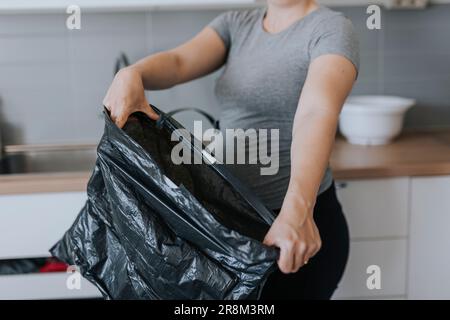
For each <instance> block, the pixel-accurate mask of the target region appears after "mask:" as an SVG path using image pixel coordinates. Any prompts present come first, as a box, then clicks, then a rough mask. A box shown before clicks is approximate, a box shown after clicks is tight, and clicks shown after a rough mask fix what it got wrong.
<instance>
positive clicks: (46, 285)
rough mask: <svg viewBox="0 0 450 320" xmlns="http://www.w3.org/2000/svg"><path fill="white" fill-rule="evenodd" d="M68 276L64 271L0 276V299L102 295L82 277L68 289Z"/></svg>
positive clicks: (66, 297) (96, 296)
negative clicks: (78, 283)
mask: <svg viewBox="0 0 450 320" xmlns="http://www.w3.org/2000/svg"><path fill="white" fill-rule="evenodd" d="M68 277H69V274H67V273H65V272H55V273H42V274H39V273H30V274H21V275H10V276H0V300H13V299H20V300H31V299H82V298H101V297H102V295H101V293H100V291H98V289H97V288H96V287H95V286H94V285H93V284H92V283H90V282H89V281H87V280H86V279H84V278H80V286H79V287H77V288H72V289H68V287H67V285H66V282H67V279H68Z"/></svg>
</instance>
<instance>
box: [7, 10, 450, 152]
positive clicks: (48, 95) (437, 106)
mask: <svg viewBox="0 0 450 320" xmlns="http://www.w3.org/2000/svg"><path fill="white" fill-rule="evenodd" d="M339 10H341V11H344V12H345V13H346V15H347V16H348V17H349V18H350V19H351V20H352V21H353V23H354V25H355V27H356V29H357V31H358V33H359V34H360V41H361V58H362V65H361V73H360V77H359V80H358V84H357V85H356V87H355V89H354V93H357V94H363V93H364V94H396V95H400V96H405V97H412V98H416V99H417V100H418V106H417V107H415V108H414V109H413V110H411V111H410V112H409V113H408V115H407V126H409V127H423V126H450V41H449V40H448V36H447V34H448V32H450V5H442V6H435V7H432V8H430V9H427V10H425V11H384V12H383V15H382V19H383V21H382V30H379V31H371V30H368V29H367V28H366V25H365V22H366V18H367V15H366V13H365V8H362V7H351V8H340V9H339ZM217 14H219V12H218V11H201V12H193V11H190V12H173V11H172V12H151V13H107V14H106V13H104V14H102V13H95V14H94V13H90V14H83V15H82V25H81V27H82V28H81V30H73V31H69V30H67V29H66V27H65V18H66V16H65V15H56V14H53V15H52V14H42V15H35V14H34V15H2V16H0V48H2V49H1V50H0V99H1V100H0V118H1V119H2V122H3V124H2V125H1V126H2V131H3V135H4V140H5V141H4V143H6V144H15V143H58V142H95V141H96V140H97V139H98V137H99V136H100V134H101V132H102V130H103V128H102V126H103V123H102V120H101V117H100V113H101V110H102V106H101V102H102V98H103V96H104V94H105V92H106V90H107V88H108V85H109V84H110V82H111V80H112V76H113V69H114V62H115V59H116V58H117V57H118V55H119V53H120V52H121V51H124V52H126V53H127V55H128V56H129V57H130V59H131V60H132V61H136V60H137V59H139V58H141V57H144V56H145V55H147V54H149V53H152V52H156V51H160V50H164V49H167V48H171V47H174V46H176V45H178V44H180V43H181V42H183V41H184V40H187V39H189V38H190V37H191V36H193V35H194V34H195V33H196V32H198V31H199V30H201V28H202V27H203V26H204V25H206V24H207V23H208V22H209V21H210V20H212V19H213V18H214V17H215V16H216V15H217ZM216 76H217V73H216V74H213V75H211V76H209V77H206V78H204V79H201V80H197V81H193V82H191V83H189V84H185V85H181V86H178V87H176V88H173V89H170V90H166V91H158V92H151V93H149V100H150V101H151V102H152V103H154V104H155V105H158V106H161V107H163V108H165V109H166V110H169V109H171V108H174V107H181V106H196V107H200V108H204V109H205V110H208V111H210V112H211V113H213V114H217V111H218V106H217V103H216V102H215V98H214V95H213V86H214V79H215V77H216Z"/></svg>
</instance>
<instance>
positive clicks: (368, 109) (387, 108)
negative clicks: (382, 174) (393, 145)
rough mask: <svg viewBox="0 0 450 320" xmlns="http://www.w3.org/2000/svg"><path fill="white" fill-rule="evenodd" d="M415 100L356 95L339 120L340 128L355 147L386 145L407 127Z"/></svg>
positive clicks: (350, 98) (346, 105)
mask: <svg viewBox="0 0 450 320" xmlns="http://www.w3.org/2000/svg"><path fill="white" fill-rule="evenodd" d="M414 104H415V100H413V99H407V98H401V97H393V96H352V97H349V98H348V99H347V101H346V102H345V104H344V108H343V109H342V112H341V116H340V118H339V129H340V131H341V133H342V134H343V135H344V137H346V138H347V140H348V141H349V142H350V143H352V144H360V145H382V144H387V143H389V142H390V141H391V140H392V139H393V138H395V137H396V136H397V135H398V134H399V133H400V131H401V130H402V127H403V118H404V115H405V113H406V111H407V110H408V109H409V108H411V107H412V106H413V105H414Z"/></svg>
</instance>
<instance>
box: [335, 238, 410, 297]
mask: <svg viewBox="0 0 450 320" xmlns="http://www.w3.org/2000/svg"><path fill="white" fill-rule="evenodd" d="M406 252H407V251H406V240H405V239H401V240H374V241H353V242H352V243H351V245H350V258H349V261H348V264H347V268H346V270H345V273H344V277H343V278H342V281H341V283H340V284H339V287H338V289H337V290H336V292H335V294H334V296H333V298H334V299H346V298H347V299H348V298H350V299H356V298H360V299H364V298H376V297H378V298H382V299H385V298H388V297H390V298H399V297H402V296H404V295H405V294H406ZM372 265H376V266H378V267H379V268H380V279H381V283H380V284H381V288H380V289H369V288H368V287H367V279H368V277H369V276H370V274H367V267H369V266H372Z"/></svg>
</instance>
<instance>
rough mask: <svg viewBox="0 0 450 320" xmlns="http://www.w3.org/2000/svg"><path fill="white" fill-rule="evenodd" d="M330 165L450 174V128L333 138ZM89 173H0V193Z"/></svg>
mask: <svg viewBox="0 0 450 320" xmlns="http://www.w3.org/2000/svg"><path fill="white" fill-rule="evenodd" d="M331 167H332V169H333V173H334V177H335V178H336V179H338V180H349V179H371V178H386V177H396V176H431V175H450V129H448V130H430V131H420V132H405V133H403V134H402V135H401V136H400V137H399V138H398V139H396V140H395V141H394V142H393V143H391V144H389V145H385V146H371V147H364V146H356V145H351V144H349V143H348V142H346V141H345V140H344V139H343V138H342V137H338V138H337V139H336V144H335V147H334V151H333V154H332V156H331ZM90 175H91V173H90V172H71V173H68V172H64V173H41V174H15V175H0V195H2V194H23V193H40V192H70V191H84V190H86V185H87V182H88V180H89V177H90Z"/></svg>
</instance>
